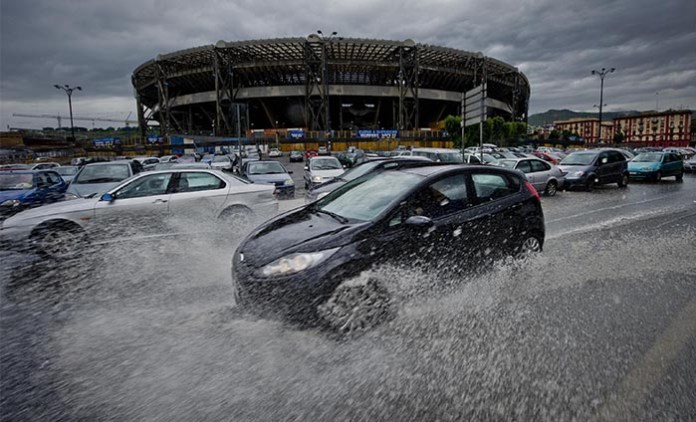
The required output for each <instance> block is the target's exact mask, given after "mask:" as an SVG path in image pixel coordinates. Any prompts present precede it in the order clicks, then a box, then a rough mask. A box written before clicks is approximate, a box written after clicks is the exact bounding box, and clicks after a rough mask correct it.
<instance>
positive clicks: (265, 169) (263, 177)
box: [241, 161, 295, 198]
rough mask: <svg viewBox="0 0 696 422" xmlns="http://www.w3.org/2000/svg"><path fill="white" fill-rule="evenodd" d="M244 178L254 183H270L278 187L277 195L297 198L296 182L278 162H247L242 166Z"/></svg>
mask: <svg viewBox="0 0 696 422" xmlns="http://www.w3.org/2000/svg"><path fill="white" fill-rule="evenodd" d="M241 173H242V177H244V178H245V179H247V180H249V181H250V182H253V183H269V184H273V185H275V187H276V195H278V197H283V198H294V197H295V182H294V181H293V180H292V177H290V174H292V172H291V171H288V170H287V169H286V168H285V167H283V165H282V164H280V163H279V162H277V161H247V162H246V163H244V164H243V165H242V172H241Z"/></svg>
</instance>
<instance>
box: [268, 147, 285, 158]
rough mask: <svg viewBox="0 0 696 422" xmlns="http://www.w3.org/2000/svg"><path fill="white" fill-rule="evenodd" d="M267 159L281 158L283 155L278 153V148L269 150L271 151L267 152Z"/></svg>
mask: <svg viewBox="0 0 696 422" xmlns="http://www.w3.org/2000/svg"><path fill="white" fill-rule="evenodd" d="M268 156H269V157H282V156H283V153H282V152H280V150H279V149H278V148H271V150H270V151H269V152H268Z"/></svg>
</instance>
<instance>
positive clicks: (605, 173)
mask: <svg viewBox="0 0 696 422" xmlns="http://www.w3.org/2000/svg"><path fill="white" fill-rule="evenodd" d="M558 167H559V168H560V169H561V170H562V171H563V172H565V173H566V179H565V186H566V188H574V187H581V188H585V189H586V190H592V189H594V187H595V186H597V185H605V184H609V183H616V184H618V185H619V187H626V186H627V185H628V179H629V176H628V165H627V161H626V157H624V155H623V154H621V153H620V152H618V151H615V150H588V151H578V152H573V153H571V154H569V155H568V156H567V157H566V158H564V159H563V160H561V162H560V163H559V165H558Z"/></svg>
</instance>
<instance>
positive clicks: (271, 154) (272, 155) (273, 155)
mask: <svg viewBox="0 0 696 422" xmlns="http://www.w3.org/2000/svg"><path fill="white" fill-rule="evenodd" d="M282 156H283V153H282V152H281V151H280V150H279V149H278V148H271V150H270V151H268V157H269V158H277V157H282ZM300 161H301V160H300Z"/></svg>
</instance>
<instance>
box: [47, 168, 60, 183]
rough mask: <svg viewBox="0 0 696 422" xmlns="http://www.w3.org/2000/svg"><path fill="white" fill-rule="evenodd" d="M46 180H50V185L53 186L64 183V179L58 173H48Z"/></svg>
mask: <svg viewBox="0 0 696 422" xmlns="http://www.w3.org/2000/svg"><path fill="white" fill-rule="evenodd" d="M46 180H48V183H50V184H51V185H57V184H58V183H62V182H63V179H62V178H61V177H60V176H59V175H58V173H55V172H52V171H49V172H46Z"/></svg>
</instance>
